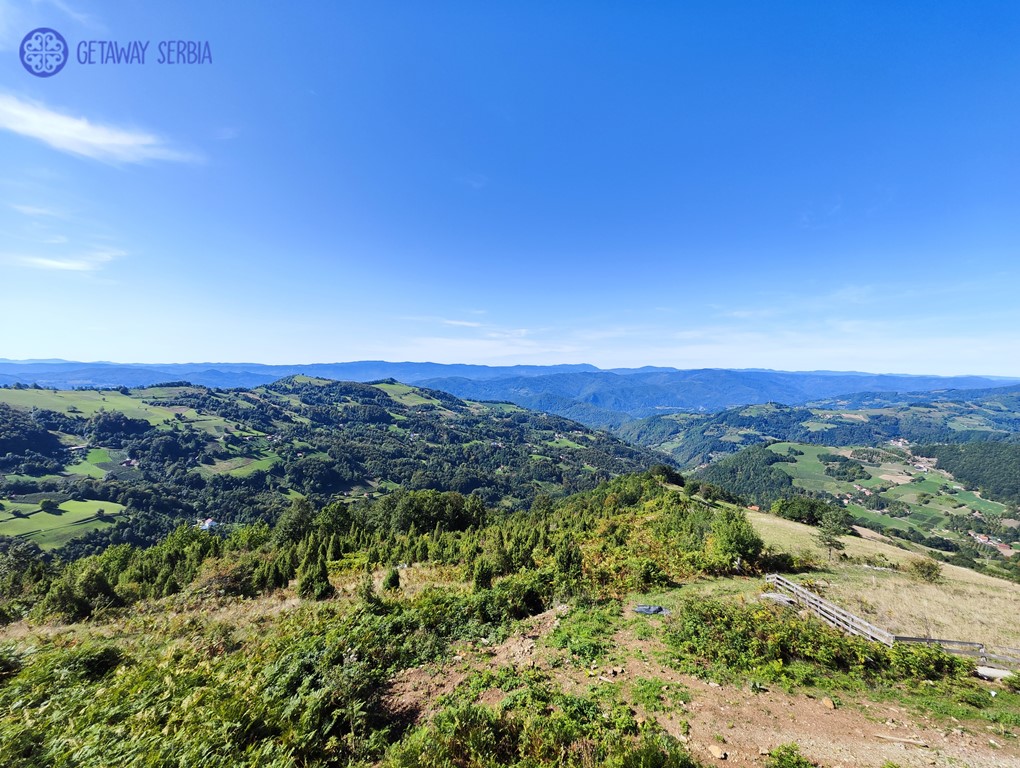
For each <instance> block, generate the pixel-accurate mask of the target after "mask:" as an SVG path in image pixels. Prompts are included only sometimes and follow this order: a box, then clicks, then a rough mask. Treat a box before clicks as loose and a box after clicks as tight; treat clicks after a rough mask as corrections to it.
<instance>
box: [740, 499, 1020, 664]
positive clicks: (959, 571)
mask: <svg viewBox="0 0 1020 768" xmlns="http://www.w3.org/2000/svg"><path fill="white" fill-rule="evenodd" d="M748 518H749V519H750V520H751V522H752V523H753V524H754V527H755V529H756V530H757V531H758V533H759V535H760V536H761V537H762V538H763V539H764V540H765V542H766V544H769V545H771V546H774V547H775V548H777V549H782V550H785V551H787V552H794V553H796V552H804V553H807V554H810V555H811V556H813V557H814V558H815V559H817V560H818V561H819V562H822V563H826V564H827V569H826V572H825V573H824V574H822V575H821V576H820V575H819V574H815V573H811V574H802V575H800V576H796V577H791V578H793V580H795V581H801V582H803V581H814V582H818V581H824V584H825V585H824V586H816V587H811V585H808V586H809V588H813V589H815V591H820V592H822V593H823V596H824V597H826V598H827V599H829V600H831V601H833V602H834V603H836V604H838V605H840V606H842V607H843V608H846V609H847V610H849V611H852V612H854V613H856V614H857V615H859V616H861V617H863V618H865V619H867V620H868V621H870V622H872V623H873V624H876V625H878V626H879V627H882V628H884V629H888V630H889V631H891V632H894V633H896V634H905V635H915V636H930V637H938V638H944V639H949V640H968V641H973V642H984V643H990V644H993V645H1002V646H1008V647H1012V648H1020V623H1018V622H1017V621H1016V606H1017V605H1020V584H1014V583H1012V582H1008V581H1005V580H1002V579H996V578H994V577H992V576H986V575H984V574H981V573H977V572H976V571H972V570H969V569H967V568H958V567H956V566H953V565H946V564H943V565H942V574H943V578H944V583H942V584H929V583H926V582H923V581H920V580H918V579H917V578H915V577H913V576H911V575H909V573H907V572H904V571H901V570H895V571H893V570H888V571H887V570H877V569H875V568H868V567H865V566H864V565H861V564H859V562H858V563H849V562H845V561H842V560H834V561H832V562H831V563H829V562H828V561H827V559H826V553H825V551H824V550H823V549H822V548H821V547H820V546H819V545H818V543H817V542H816V541H815V529H814V528H812V527H811V526H807V525H802V524H801V523H795V522H793V521H792V520H784V519H783V518H780V517H775V516H774V515H768V514H765V513H761V512H748ZM843 541H844V542H845V544H846V550H845V554H846V555H847V556H848V557H849V558H851V559H857V560H858V561H860V560H871V561H873V562H882V561H888V562H889V563H890V564H891V565H894V566H896V567H898V568H906V567H907V566H908V565H909V563H910V562H911V561H912V560H916V559H919V558H921V557H923V556H924V555H923V551H924V550H923V548H922V547H920V546H917V545H913V551H912V550H907V549H900V548H899V547H896V546H892V545H891V544H887V543H885V542H884V541H879V540H872V539H863V538H857V537H850V536H848V537H845V538H844V539H843ZM908 546H910V545H908ZM720 581H723V582H726V581H733V580H720ZM739 584H740V581H739V580H738V581H736V582H734V583H733V584H730V585H728V586H726V587H725V588H726V589H737V586H735V585H739ZM744 589H747V590H750V591H751V592H753V590H754V589H755V588H754V587H750V586H747V587H744Z"/></svg>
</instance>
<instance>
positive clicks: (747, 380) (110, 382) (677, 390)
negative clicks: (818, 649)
mask: <svg viewBox="0 0 1020 768" xmlns="http://www.w3.org/2000/svg"><path fill="white" fill-rule="evenodd" d="M293 375H307V376H317V377H321V378H327V379H334V380H343V381H362V382H365V381H379V380H382V379H388V378H392V379H396V380H398V381H402V382H405V383H408V384H415V385H422V386H427V387H430V388H432V389H439V390H443V391H446V392H450V393H451V394H454V395H456V396H458V397H463V398H468V399H472V400H497V401H506V402H512V403H515V404H517V405H520V406H523V407H526V408H531V409H535V410H542V411H547V412H550V413H554V414H557V415H560V416H565V417H567V418H571V419H575V420H577V421H580V422H582V423H584V424H587V425H589V426H594V427H604V428H614V427H618V426H620V425H621V424H624V423H626V422H628V421H631V420H633V419H640V418H645V417H648V416H653V415H657V414H664V413H670V412H677V411H680V412H716V411H720V410H723V409H726V408H731V407H734V406H740V405H750V404H754V403H765V402H779V403H784V404H786V405H801V404H805V403H809V402H812V401H818V400H822V399H831V398H839V397H846V396H850V395H854V394H856V393H861V392H868V393H872V395H876V394H881V393H898V392H912V393H918V392H945V391H947V390H970V389H987V388H994V387H1001V386H1003V385H1004V384H1009V383H1015V382H1020V379H1010V378H996V377H990V376H954V377H945V376H905V375H895V374H871V373H856V372H834V371H810V372H784V371H766V370H730V369H716V368H709V369H700V370H678V369H675V368H657V367H650V366H649V367H644V368H616V369H612V370H601V369H599V368H596V367H595V366H593V365H587V364H578V365H514V366H488V365H446V364H440V363H410V362H403V363H390V362H385V361H381V360H366V361H359V362H349V363H316V364H311V365H262V364H260V363H171V364H159V365H155V364H121V363H109V362H95V363H82V362H73V361H67V360H27V361H14V360H3V359H0V385H4V384H6V385H15V384H24V385H28V386H31V385H33V384H37V385H38V386H41V387H52V388H57V389H72V388H76V387H120V386H126V387H143V386H151V385H153V384H158V383H163V382H168V381H188V382H190V383H192V384H198V385H202V386H207V387H219V388H225V389H228V388H235V387H255V386H261V385H263V384H268V383H270V382H273V381H276V380H278V379H281V378H283V377H285V376H293ZM843 407H845V406H843Z"/></svg>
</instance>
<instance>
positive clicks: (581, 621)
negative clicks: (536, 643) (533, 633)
mask: <svg viewBox="0 0 1020 768" xmlns="http://www.w3.org/2000/svg"><path fill="white" fill-rule="evenodd" d="M619 621H620V606H619V604H618V603H609V604H606V605H602V606H584V607H582V606H578V607H576V608H574V609H573V610H572V611H571V612H570V613H568V614H567V615H566V616H564V617H562V618H561V619H560V620H559V623H558V624H557V626H556V629H554V630H553V632H552V634H551V635H550V637H549V644H550V645H552V646H553V647H554V648H561V649H563V650H566V651H567V652H568V653H570V656H571V658H572V659H574V660H575V661H576V662H579V663H581V664H583V665H588V664H592V663H594V662H596V661H598V660H599V659H600V658H602V656H603V655H604V654H605V653H606V652H607V651H608V650H609V649H610V648H611V647H612V639H613V632H614V630H615V628H616V625H617V624H618V623H619Z"/></svg>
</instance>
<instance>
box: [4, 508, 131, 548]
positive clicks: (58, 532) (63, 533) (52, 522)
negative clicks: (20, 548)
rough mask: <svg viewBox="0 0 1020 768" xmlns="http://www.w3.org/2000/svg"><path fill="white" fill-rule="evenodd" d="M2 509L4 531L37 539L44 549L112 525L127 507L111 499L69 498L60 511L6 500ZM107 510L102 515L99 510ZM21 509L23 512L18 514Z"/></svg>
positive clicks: (7, 534) (11, 534) (12, 534)
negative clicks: (77, 499)
mask: <svg viewBox="0 0 1020 768" xmlns="http://www.w3.org/2000/svg"><path fill="white" fill-rule="evenodd" d="M3 504H4V509H3V511H0V535H3V536H20V537H22V538H25V539H28V540H29V541H34V542H35V543H36V544H38V545H39V546H40V547H41V548H43V549H47V550H48V549H56V548H57V547H60V546H62V545H64V544H66V543H67V542H68V541H70V540H71V539H73V538H75V537H77V536H81V535H82V534H83V533H86V532H88V531H91V530H96V529H97V528H103V527H105V526H108V525H112V524H113V523H114V522H115V521H116V520H117V519H119V517H120V516H121V514H122V513H123V511H124V507H123V506H121V505H120V504H115V503H114V502H111V501H65V502H63V503H61V504H60V506H59V507H58V509H59V512H58V513H55V514H54V513H51V512H43V511H42V510H41V509H39V506H38V505H37V504H22V503H15V502H10V501H5V502H3ZM99 510H103V511H104V512H105V513H106V514H105V516H104V517H102V518H99V517H97V516H96V513H97V512H98V511H99ZM12 512H19V513H21V515H24V516H23V517H22V516H15V515H13V514H11V513H12Z"/></svg>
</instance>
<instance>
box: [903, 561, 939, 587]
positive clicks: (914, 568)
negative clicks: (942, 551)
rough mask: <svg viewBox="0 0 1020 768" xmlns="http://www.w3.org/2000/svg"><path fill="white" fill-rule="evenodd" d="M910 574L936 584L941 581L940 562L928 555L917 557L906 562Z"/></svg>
mask: <svg viewBox="0 0 1020 768" xmlns="http://www.w3.org/2000/svg"><path fill="white" fill-rule="evenodd" d="M907 571H908V572H909V573H910V575H912V576H914V577H916V578H918V579H920V580H921V581H925V582H928V583H929V584H938V583H940V582H941V581H942V563H940V562H939V561H938V560H934V559H932V558H930V557H917V558H914V559H912V560H911V561H910V562H909V563H907Z"/></svg>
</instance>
